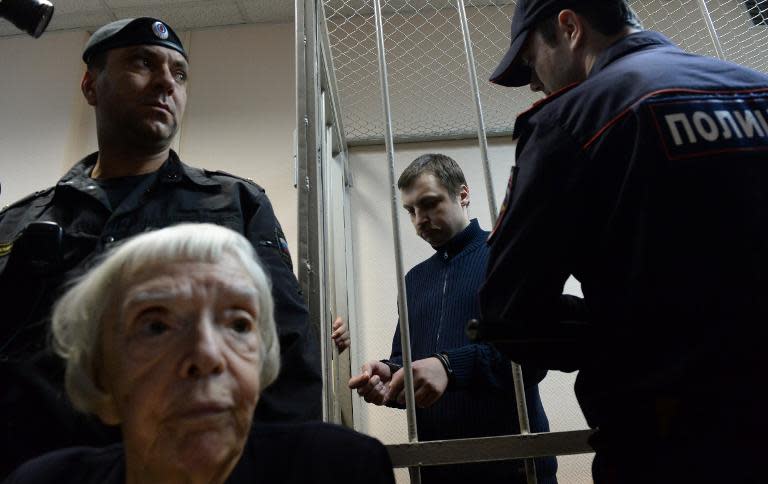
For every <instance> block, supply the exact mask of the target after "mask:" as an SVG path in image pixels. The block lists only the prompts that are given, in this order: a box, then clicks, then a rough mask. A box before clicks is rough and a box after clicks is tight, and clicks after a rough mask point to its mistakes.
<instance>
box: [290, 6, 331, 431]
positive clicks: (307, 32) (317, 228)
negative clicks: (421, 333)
mask: <svg viewBox="0 0 768 484" xmlns="http://www.w3.org/2000/svg"><path fill="white" fill-rule="evenodd" d="M315 2H316V0H296V3H295V10H296V24H295V25H296V31H295V34H296V124H297V126H298V129H297V132H298V135H297V137H296V139H297V149H296V153H297V161H298V227H299V230H298V232H299V254H298V272H299V284H300V286H301V289H302V291H303V292H304V294H305V297H306V298H307V308H308V310H309V320H310V321H311V322H312V323H313V324H314V325H315V329H316V330H317V332H318V334H322V331H323V327H324V326H325V319H326V318H325V311H324V303H325V298H324V297H323V284H322V281H323V266H322V261H323V257H322V254H323V247H322V243H323V241H322V237H321V236H320V235H319V234H321V230H322V222H321V217H322V210H323V206H322V204H321V203H320V202H321V197H320V193H321V192H320V190H322V187H321V186H320V181H321V180H320V176H321V175H320V174H319V173H318V168H319V161H318V160H319V157H320V155H321V153H320V146H319V143H318V139H319V138H320V136H321V133H322V132H321V131H320V130H319V128H318V122H317V119H318V117H317V114H318V111H319V107H318V97H319V95H318V94H319V91H320V86H319V83H318V75H317V73H318V55H319V54H318V49H317V32H316V18H315V13H316V11H315V6H316V4H315ZM322 125H323V123H321V124H320V126H322ZM323 366H324V365H323ZM327 380H328V376H327V374H326V373H325V372H324V373H323V382H326V381H327ZM327 392H328V388H327V385H325V384H324V385H323V393H322V404H323V420H326V421H327V420H328V418H329V416H328V409H327V408H326V401H327Z"/></svg>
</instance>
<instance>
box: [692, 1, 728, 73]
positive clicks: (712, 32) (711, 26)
mask: <svg viewBox="0 0 768 484" xmlns="http://www.w3.org/2000/svg"><path fill="white" fill-rule="evenodd" d="M698 1H699V9H701V15H702V16H703V17H704V22H706V24H707V29H708V30H709V36H710V37H711V38H712V44H713V45H714V46H715V52H716V53H717V57H718V58H720V59H722V60H725V53H724V52H723V46H722V44H721V43H720V37H719V36H718V35H717V29H716V28H715V23H714V22H712V16H711V15H710V14H709V9H708V8H707V2H706V1H705V0H698Z"/></svg>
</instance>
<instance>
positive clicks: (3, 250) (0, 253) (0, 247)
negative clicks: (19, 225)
mask: <svg viewBox="0 0 768 484" xmlns="http://www.w3.org/2000/svg"><path fill="white" fill-rule="evenodd" d="M12 248H13V242H5V243H2V242H0V257H4V256H6V255H8V254H10V253H11V249H12Z"/></svg>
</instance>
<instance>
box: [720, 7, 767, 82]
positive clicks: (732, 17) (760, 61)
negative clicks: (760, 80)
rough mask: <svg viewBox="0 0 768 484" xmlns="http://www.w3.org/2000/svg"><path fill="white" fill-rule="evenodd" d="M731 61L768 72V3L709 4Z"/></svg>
mask: <svg viewBox="0 0 768 484" xmlns="http://www.w3.org/2000/svg"><path fill="white" fill-rule="evenodd" d="M707 5H708V6H709V12H710V14H711V16H712V21H713V22H714V24H715V28H716V30H717V34H718V37H719V39H720V43H721V44H722V46H723V50H724V52H725V58H726V59H727V60H729V61H732V62H736V63H738V64H742V65H745V66H747V67H751V68H753V69H757V70H758V71H762V72H768V0H747V1H742V0H731V1H725V0H715V1H713V0H708V1H707Z"/></svg>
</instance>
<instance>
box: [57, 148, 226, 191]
mask: <svg viewBox="0 0 768 484" xmlns="http://www.w3.org/2000/svg"><path fill="white" fill-rule="evenodd" d="M98 157H99V152H98V151H97V152H95V153H91V154H90V155H88V156H86V157H85V158H83V159H82V160H80V161H79V162H78V163H77V164H75V166H73V167H72V169H70V170H69V171H68V172H67V173H66V174H65V175H64V176H63V177H62V178H61V179H60V180H59V183H58V184H57V186H62V185H63V186H71V187H74V188H78V187H79V188H84V187H85V185H92V183H91V180H90V176H91V171H92V170H93V167H94V165H96V160H97V159H98ZM157 173H158V180H159V182H160V183H179V182H180V181H181V180H182V179H187V180H189V181H191V182H192V183H194V184H196V185H202V186H218V185H220V184H219V183H218V182H217V181H215V180H213V179H212V178H210V177H208V176H206V175H205V172H204V171H203V170H201V169H199V168H194V167H191V166H188V165H185V164H184V163H182V161H181V160H180V159H179V155H177V154H176V152H175V151H173V150H171V151H170V154H169V156H168V159H167V160H165V163H163V164H162V165H161V166H160V168H159V169H158V170H157Z"/></svg>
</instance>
